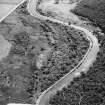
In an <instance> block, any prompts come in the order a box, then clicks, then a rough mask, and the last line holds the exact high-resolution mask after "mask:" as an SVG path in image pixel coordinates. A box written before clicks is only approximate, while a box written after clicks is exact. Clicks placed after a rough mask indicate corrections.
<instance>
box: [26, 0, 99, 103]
mask: <svg viewBox="0 0 105 105" xmlns="http://www.w3.org/2000/svg"><path fill="white" fill-rule="evenodd" d="M37 2H38V0H30V2H29V4H28V6H27V9H28V11H29V13H30V14H31V15H32V16H34V17H36V18H40V19H42V20H50V21H53V22H57V23H60V24H63V25H66V26H68V27H73V28H75V29H77V30H81V31H82V32H84V33H85V35H86V38H87V39H88V40H89V41H90V46H89V49H88V51H87V53H86V54H85V56H84V57H83V59H82V60H81V61H80V62H79V64H78V65H77V66H76V67H75V68H74V69H72V70H70V72H69V73H67V74H66V75H65V76H64V77H62V78H61V79H60V80H58V81H57V82H56V83H55V84H54V85H52V86H51V87H49V88H48V89H47V90H45V91H44V92H43V93H42V94H41V95H40V97H39V98H38V100H37V102H36V105H48V101H49V99H50V97H51V96H53V95H54V94H55V93H56V91H57V90H61V89H62V88H63V87H64V86H67V85H68V84H70V82H71V81H72V80H73V78H74V77H76V76H77V74H80V72H82V71H83V72H85V73H86V72H87V71H88V69H89V67H90V66H91V65H92V64H93V62H94V61H95V60H96V57H97V53H98V51H99V43H98V40H97V38H96V37H95V36H94V35H93V33H92V32H90V31H89V30H87V29H85V28H83V27H81V26H76V25H73V24H71V25H69V24H68V23H64V22H63V21H59V20H56V19H53V18H49V17H46V16H42V15H40V14H39V13H38V12H37V10H36V5H37Z"/></svg>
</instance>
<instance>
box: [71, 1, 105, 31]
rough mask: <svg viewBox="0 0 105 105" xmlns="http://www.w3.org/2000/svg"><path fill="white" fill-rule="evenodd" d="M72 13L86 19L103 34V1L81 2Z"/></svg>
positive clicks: (104, 20) (104, 14)
mask: <svg viewBox="0 0 105 105" xmlns="http://www.w3.org/2000/svg"><path fill="white" fill-rule="evenodd" d="M72 12H74V13H75V14H77V15H79V16H82V17H85V18H88V19H89V20H90V21H92V22H94V23H95V24H96V25H97V26H99V27H100V28H101V29H102V30H103V32H104V33H105V0H81V2H80V3H78V6H77V7H76V8H75V9H74V10H73V11H72Z"/></svg>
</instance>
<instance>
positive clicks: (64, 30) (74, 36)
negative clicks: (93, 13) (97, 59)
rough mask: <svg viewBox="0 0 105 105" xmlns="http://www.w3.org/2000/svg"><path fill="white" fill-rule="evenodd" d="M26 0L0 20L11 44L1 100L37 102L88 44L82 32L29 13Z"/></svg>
mask: <svg viewBox="0 0 105 105" xmlns="http://www.w3.org/2000/svg"><path fill="white" fill-rule="evenodd" d="M26 6H27V3H24V4H22V5H20V6H19V7H18V8H17V9H16V10H15V11H14V12H12V13H11V14H10V15H9V16H7V17H6V18H5V19H4V20H3V21H2V22H1V23H0V34H1V35H2V36H3V37H4V38H5V39H6V40H8V41H9V43H11V44H12V47H11V49H10V52H9V54H8V56H6V57H5V58H3V60H2V61H1V62H0V103H2V105H5V104H6V103H8V102H12V103H13V102H15V103H16V102H18V103H31V104H32V103H35V101H36V100H35V99H37V98H38V97H39V95H40V94H41V93H42V92H43V91H44V90H46V89H47V88H48V87H50V86H51V85H53V84H54V83H55V82H56V81H57V80H59V79H60V78H61V77H63V76H64V75H65V74H66V73H68V72H69V71H70V70H71V69H72V68H74V67H75V66H76V65H77V64H78V63H79V61H80V60H82V58H83V56H84V55H85V54H86V52H87V50H88V48H89V41H88V40H87V39H86V38H85V35H84V33H83V32H81V31H78V30H75V29H74V28H71V27H67V26H63V25H62V24H58V23H54V22H51V21H42V20H40V19H37V18H35V17H32V16H30V14H29V13H28V12H27V10H26Z"/></svg>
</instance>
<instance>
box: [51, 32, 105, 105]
mask: <svg viewBox="0 0 105 105" xmlns="http://www.w3.org/2000/svg"><path fill="white" fill-rule="evenodd" d="M96 33H97V32H96ZM96 33H95V34H96ZM97 38H98V39H99V43H100V44H101V46H100V51H99V53H98V56H97V60H96V61H95V62H94V64H93V66H92V67H90V69H89V71H88V72H87V74H84V73H82V74H81V76H80V77H77V78H75V79H74V80H73V81H72V82H71V83H70V84H69V85H68V86H67V87H65V88H63V89H62V90H61V91H57V93H56V94H55V95H54V96H53V97H52V98H51V99H50V101H49V104H50V105H104V104H105V36H104V35H101V34H99V33H97ZM71 96H72V97H71Z"/></svg>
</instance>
